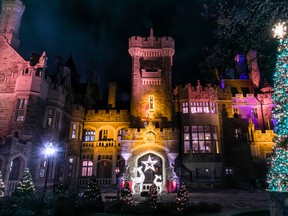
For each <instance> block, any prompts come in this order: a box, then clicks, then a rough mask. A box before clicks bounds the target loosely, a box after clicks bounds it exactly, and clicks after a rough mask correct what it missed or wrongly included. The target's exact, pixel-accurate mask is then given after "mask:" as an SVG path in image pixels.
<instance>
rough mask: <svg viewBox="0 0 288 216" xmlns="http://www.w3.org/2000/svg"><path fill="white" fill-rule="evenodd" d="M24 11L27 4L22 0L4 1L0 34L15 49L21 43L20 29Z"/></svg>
mask: <svg viewBox="0 0 288 216" xmlns="http://www.w3.org/2000/svg"><path fill="white" fill-rule="evenodd" d="M24 11H25V6H24V4H23V3H22V1H20V0H4V1H2V11H1V15H0V35H3V36H4V37H5V39H6V40H7V42H8V43H9V44H10V45H11V46H12V47H13V48H14V49H15V50H17V49H18V47H19V44H20V41H19V29H20V25H21V19H22V14H23V13H24Z"/></svg>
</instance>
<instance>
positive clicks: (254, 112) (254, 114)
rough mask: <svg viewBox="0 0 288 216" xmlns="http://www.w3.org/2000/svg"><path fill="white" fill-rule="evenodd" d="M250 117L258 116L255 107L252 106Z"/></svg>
mask: <svg viewBox="0 0 288 216" xmlns="http://www.w3.org/2000/svg"><path fill="white" fill-rule="evenodd" d="M251 111H252V117H253V118H258V112H257V108H252V110H251Z"/></svg>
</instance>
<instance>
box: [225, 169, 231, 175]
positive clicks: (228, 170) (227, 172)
mask: <svg viewBox="0 0 288 216" xmlns="http://www.w3.org/2000/svg"><path fill="white" fill-rule="evenodd" d="M225 174H226V175H233V169H232V168H225Z"/></svg>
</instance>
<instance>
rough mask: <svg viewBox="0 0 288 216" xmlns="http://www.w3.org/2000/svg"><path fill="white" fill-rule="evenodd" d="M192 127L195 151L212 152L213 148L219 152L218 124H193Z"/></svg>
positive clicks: (193, 150) (193, 149) (193, 148)
mask: <svg viewBox="0 0 288 216" xmlns="http://www.w3.org/2000/svg"><path fill="white" fill-rule="evenodd" d="M191 128H192V133H191V134H192V152H193V153H211V152H212V149H213V148H215V152H216V153H219V150H218V138H217V132H216V126H213V125H212V126H211V125H205V126H191Z"/></svg>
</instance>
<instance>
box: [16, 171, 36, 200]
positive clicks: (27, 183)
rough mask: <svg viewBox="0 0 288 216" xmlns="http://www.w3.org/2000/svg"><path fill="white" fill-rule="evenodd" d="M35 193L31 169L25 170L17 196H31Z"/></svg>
mask: <svg viewBox="0 0 288 216" xmlns="http://www.w3.org/2000/svg"><path fill="white" fill-rule="evenodd" d="M34 191H35V187H34V184H33V181H32V178H31V174H30V172H29V169H28V168H26V169H25V170H24V173H23V176H22V179H21V181H20V182H19V184H18V186H17V188H16V190H15V193H16V195H17V196H31V195H33V193H34Z"/></svg>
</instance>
